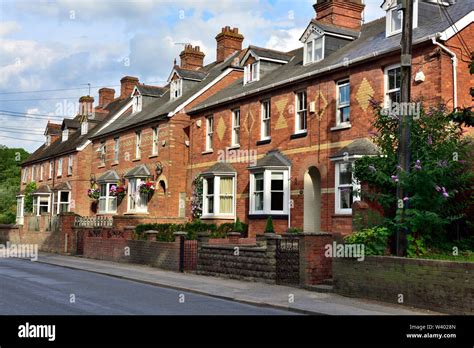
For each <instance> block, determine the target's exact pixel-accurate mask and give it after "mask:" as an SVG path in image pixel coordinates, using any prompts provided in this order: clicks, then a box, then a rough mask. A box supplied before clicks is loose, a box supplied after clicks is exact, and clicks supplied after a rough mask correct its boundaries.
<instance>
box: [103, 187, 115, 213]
mask: <svg viewBox="0 0 474 348" xmlns="http://www.w3.org/2000/svg"><path fill="white" fill-rule="evenodd" d="M112 185H117V183H116V182H113V183H112V182H103V183H100V197H99V214H115V213H116V212H117V197H115V196H111V195H110V187H111V186H112Z"/></svg>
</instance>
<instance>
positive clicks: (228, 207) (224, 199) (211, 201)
mask: <svg viewBox="0 0 474 348" xmlns="http://www.w3.org/2000/svg"><path fill="white" fill-rule="evenodd" d="M234 206H235V176H231V175H214V176H209V177H205V178H204V180H203V215H202V217H203V218H211V217H220V218H233V217H234V216H235V209H234Z"/></svg>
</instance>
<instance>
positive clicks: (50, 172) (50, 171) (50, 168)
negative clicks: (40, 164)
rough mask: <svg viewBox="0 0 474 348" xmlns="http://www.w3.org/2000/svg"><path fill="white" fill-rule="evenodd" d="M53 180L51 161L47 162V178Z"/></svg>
mask: <svg viewBox="0 0 474 348" xmlns="http://www.w3.org/2000/svg"><path fill="white" fill-rule="evenodd" d="M52 178H53V161H49V177H48V179H52Z"/></svg>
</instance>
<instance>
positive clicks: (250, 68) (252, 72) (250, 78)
mask: <svg viewBox="0 0 474 348" xmlns="http://www.w3.org/2000/svg"><path fill="white" fill-rule="evenodd" d="M258 80H260V62H259V61H258V62H255V63H253V64H248V65H246V66H245V67H244V85H246V84H247V83H251V82H255V81H258Z"/></svg>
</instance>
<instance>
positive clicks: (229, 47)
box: [216, 26, 244, 63]
mask: <svg viewBox="0 0 474 348" xmlns="http://www.w3.org/2000/svg"><path fill="white" fill-rule="evenodd" d="M216 41H217V57H216V62H217V63H221V62H223V61H224V60H226V59H227V58H229V56H231V55H232V54H234V53H235V52H238V51H241V50H242V42H243V41H244V36H243V35H242V34H239V29H238V28H232V29H231V28H230V27H229V26H227V27H225V28H222V31H221V32H220V33H219V34H218V35H217V36H216Z"/></svg>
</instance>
